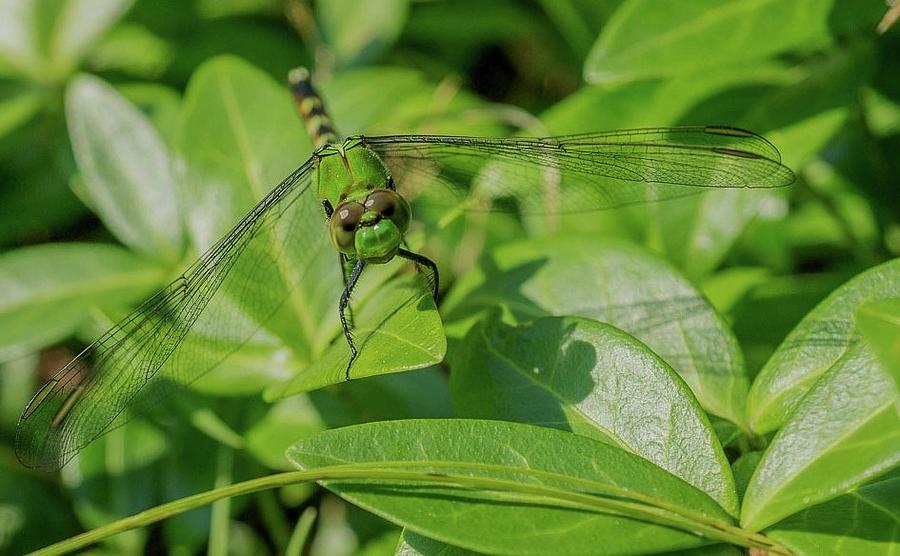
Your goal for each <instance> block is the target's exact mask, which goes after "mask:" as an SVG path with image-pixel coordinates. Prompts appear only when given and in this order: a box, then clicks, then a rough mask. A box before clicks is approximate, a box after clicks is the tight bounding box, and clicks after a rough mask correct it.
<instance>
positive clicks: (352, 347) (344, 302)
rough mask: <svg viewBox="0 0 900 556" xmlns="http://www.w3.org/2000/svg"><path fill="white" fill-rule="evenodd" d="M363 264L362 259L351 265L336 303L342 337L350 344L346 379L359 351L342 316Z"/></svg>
mask: <svg viewBox="0 0 900 556" xmlns="http://www.w3.org/2000/svg"><path fill="white" fill-rule="evenodd" d="M365 266H366V263H365V262H364V261H363V260H362V259H358V260H357V261H356V266H354V267H353V272H351V273H350V279H349V280H347V285H346V286H345V287H344V293H342V294H341V302H340V303H339V304H338V313H339V315H340V317H341V326H342V327H343V328H344V338H346V339H347V345H348V346H350V361H349V362H348V363H347V370H346V371H344V379H346V380H350V367H351V366H352V365H353V361H354V360H355V359H356V356H357V355H359V352H358V351H357V350H356V346H355V345H354V344H353V337H352V336H351V335H350V326H348V325H347V318H346V316H344V310H345V309H346V308H347V304H348V303H350V295H351V294H352V293H353V287H354V286H356V282H357V281H359V275H360V274H362V271H363V268H364V267H365Z"/></svg>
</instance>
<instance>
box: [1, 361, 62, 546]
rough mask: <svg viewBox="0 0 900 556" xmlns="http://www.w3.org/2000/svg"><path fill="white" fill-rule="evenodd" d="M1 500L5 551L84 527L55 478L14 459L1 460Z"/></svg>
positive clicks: (44, 542) (39, 543)
mask: <svg viewBox="0 0 900 556" xmlns="http://www.w3.org/2000/svg"><path fill="white" fill-rule="evenodd" d="M4 370H5V369H4ZM0 500H2V502H0V552H2V553H4V554H25V553H27V552H31V551H32V550H37V549H38V548H40V547H42V546H46V545H47V544H49V543H51V542H55V541H59V540H62V539H64V538H66V537H69V536H71V535H75V534H77V533H78V532H79V530H80V527H79V525H78V522H77V521H76V519H75V516H74V515H72V510H71V507H70V503H69V501H68V500H67V499H66V497H65V495H64V494H63V493H62V492H60V489H59V488H58V487H57V485H56V484H55V482H54V481H48V480H47V479H46V478H45V477H42V476H38V475H35V474H34V473H30V472H28V471H27V470H25V469H23V468H22V467H21V466H19V465H18V463H17V462H16V461H15V460H14V459H12V460H11V461H9V462H8V463H7V462H4V463H3V464H0Z"/></svg>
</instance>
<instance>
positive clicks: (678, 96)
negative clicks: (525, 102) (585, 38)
mask: <svg viewBox="0 0 900 556" xmlns="http://www.w3.org/2000/svg"><path fill="white" fill-rule="evenodd" d="M794 79H796V78H795V77H794V74H793V70H792V69H791V68H788V67H786V66H785V65H783V64H780V63H776V62H758V63H755V64H754V65H753V66H751V67H750V68H747V67H746V66H740V67H731V66H726V67H721V68H712V69H710V70H709V71H705V72H703V74H701V75H689V76H677V77H673V78H671V79H664V80H663V79H658V80H649V81H637V82H629V83H622V84H618V85H595V86H586V87H583V88H581V89H579V90H578V91H576V92H575V93H573V94H571V95H569V96H568V97H566V98H565V99H563V100H562V101H560V102H558V103H556V104H555V105H553V106H552V107H551V108H550V109H548V110H547V111H546V112H544V113H543V114H542V115H541V121H542V122H544V124H545V125H546V126H547V129H548V131H549V133H550V134H561V133H578V132H590V131H597V130H603V129H618V128H632V127H653V126H660V125H676V124H678V123H683V120H684V119H685V118H686V114H689V113H690V111H691V109H692V108H693V107H694V106H696V105H698V104H700V105H702V103H704V102H708V101H709V99H710V98H716V96H717V95H720V94H721V95H729V94H732V93H733V91H735V90H740V87H752V88H754V89H757V88H761V89H763V90H765V88H769V87H778V86H784V85H788V84H790V83H792V82H793V81H794ZM729 98H730V97H729ZM688 120H689V121H690V123H694V124H696V123H698V120H697V119H695V118H688ZM700 123H702V122H700ZM710 123H712V122H710Z"/></svg>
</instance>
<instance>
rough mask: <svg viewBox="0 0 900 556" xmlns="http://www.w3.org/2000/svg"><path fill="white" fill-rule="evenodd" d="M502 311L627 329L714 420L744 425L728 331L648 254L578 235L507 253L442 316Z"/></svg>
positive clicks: (495, 256) (741, 385)
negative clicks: (575, 318)
mask: <svg viewBox="0 0 900 556" xmlns="http://www.w3.org/2000/svg"><path fill="white" fill-rule="evenodd" d="M497 305H500V306H503V307H506V308H507V309H508V310H509V311H510V312H511V314H512V316H514V317H515V319H516V320H517V321H520V322H525V321H529V320H533V319H536V318H540V317H543V316H550V315H576V316H582V317H588V318H592V319H595V320H598V321H601V322H608V323H609V324H612V325H613V326H616V327H617V328H621V329H622V330H624V331H626V332H628V333H629V334H631V335H633V336H635V337H636V338H638V339H639V340H641V341H642V342H643V343H645V344H647V346H649V347H650V348H651V349H652V350H653V351H654V352H656V353H657V354H658V355H659V356H660V357H661V358H662V359H663V360H665V361H666V362H667V363H668V364H669V365H671V366H672V368H674V369H675V371H676V372H678V374H679V375H681V378H683V379H684V380H685V382H687V383H688V385H689V386H690V387H691V389H692V390H693V393H694V395H695V396H696V397H697V399H698V400H699V401H700V403H701V405H702V406H703V407H704V408H705V409H706V410H707V411H710V412H712V413H715V414H716V415H719V416H721V417H725V418H727V419H729V420H731V421H733V422H735V423H737V424H739V425H740V424H742V423H743V421H744V403H745V400H744V399H745V396H746V391H747V377H746V376H745V374H744V366H743V359H742V357H741V353H740V350H739V349H738V345H737V342H736V341H735V339H734V337H733V336H732V334H731V331H730V330H729V329H728V326H727V325H726V323H725V322H724V320H723V319H722V318H721V317H720V316H719V315H718V314H717V313H716V312H715V310H714V309H713V308H712V306H710V305H709V303H708V302H707V301H706V300H705V299H704V298H703V297H702V295H701V294H700V293H699V292H697V290H696V289H695V288H694V287H693V286H692V285H691V284H690V283H689V282H688V281H687V280H686V279H685V278H683V277H682V276H680V275H679V274H678V273H677V271H676V270H675V269H673V268H672V267H671V266H669V265H668V264H667V263H665V262H664V261H662V260H661V259H659V258H657V257H655V256H653V255H651V254H650V253H648V252H646V251H644V250H642V249H639V248H637V247H634V246H632V245H629V244H626V243H621V242H616V241H610V240H605V239H600V238H593V237H584V236H581V235H560V236H556V237H549V238H540V239H533V240H529V241H527V242H517V243H513V244H509V245H504V246H502V247H500V248H498V249H497V250H496V251H494V252H493V253H492V254H491V256H490V257H488V258H486V259H485V260H484V261H483V262H482V264H481V267H480V268H477V269H475V270H473V271H472V272H470V273H469V274H467V275H466V276H464V277H463V278H462V279H460V280H459V282H458V283H457V284H456V285H455V287H454V289H453V290H451V292H450V294H449V295H448V297H447V299H446V301H445V303H444V304H443V306H442V309H444V315H445V320H446V321H447V322H448V323H454V321H459V322H464V321H465V319H469V318H472V316H473V315H474V314H477V313H479V312H481V311H484V310H486V309H488V308H492V307H496V306H497ZM467 327H468V325H466V328H467Z"/></svg>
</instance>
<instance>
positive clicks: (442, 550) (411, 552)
mask: <svg viewBox="0 0 900 556" xmlns="http://www.w3.org/2000/svg"><path fill="white" fill-rule="evenodd" d="M479 554H481V553H479V552H474V551H472V550H466V549H465V548H459V547H458V546H453V545H450V544H446V543H442V542H441V541H436V540H434V539H429V538H428V537H425V536H422V535H419V534H418V533H414V532H413V531H410V530H409V529H404V530H403V534H402V535H401V536H400V544H399V545H397V550H396V551H395V552H394V555H395V556H438V555H440V556H479Z"/></svg>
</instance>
